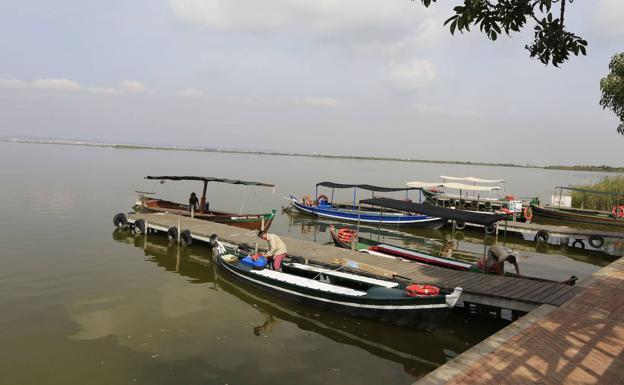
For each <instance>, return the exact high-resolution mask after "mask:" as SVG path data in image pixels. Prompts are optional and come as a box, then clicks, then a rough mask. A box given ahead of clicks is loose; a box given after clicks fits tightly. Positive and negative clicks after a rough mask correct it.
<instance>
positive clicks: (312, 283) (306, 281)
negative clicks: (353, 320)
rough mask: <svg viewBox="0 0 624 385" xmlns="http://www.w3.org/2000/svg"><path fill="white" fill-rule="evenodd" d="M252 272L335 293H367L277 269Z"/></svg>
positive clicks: (352, 294)
mask: <svg viewBox="0 0 624 385" xmlns="http://www.w3.org/2000/svg"><path fill="white" fill-rule="evenodd" d="M251 272H252V273H254V274H257V275H261V276H263V277H267V278H272V279H275V280H278V281H281V282H286V283H290V284H292V285H296V286H300V287H305V288H308V289H314V290H319V291H324V292H328V293H333V294H342V295H349V296H353V297H362V296H365V295H366V292H365V291H360V290H353V289H349V288H348V287H342V286H336V285H332V284H329V283H325V282H320V281H316V280H313V279H310V278H304V277H299V276H296V275H292V274H287V273H282V272H281V271H276V270H267V269H264V270H251Z"/></svg>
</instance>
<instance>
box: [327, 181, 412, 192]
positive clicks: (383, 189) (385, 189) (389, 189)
mask: <svg viewBox="0 0 624 385" xmlns="http://www.w3.org/2000/svg"><path fill="white" fill-rule="evenodd" d="M316 186H317V187H318V186H322V187H330V188H359V189H362V190H368V191H379V192H393V191H405V190H416V189H415V188H413V187H380V186H373V185H370V184H344V183H334V182H320V183H317V184H316Z"/></svg>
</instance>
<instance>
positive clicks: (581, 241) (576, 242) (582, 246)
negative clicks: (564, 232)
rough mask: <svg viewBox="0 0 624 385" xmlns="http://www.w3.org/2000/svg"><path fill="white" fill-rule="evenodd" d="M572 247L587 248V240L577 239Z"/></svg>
mask: <svg viewBox="0 0 624 385" xmlns="http://www.w3.org/2000/svg"><path fill="white" fill-rule="evenodd" d="M577 245H578V246H577ZM572 247H578V248H579V249H583V250H585V242H583V240H582V239H576V240H574V242H572Z"/></svg>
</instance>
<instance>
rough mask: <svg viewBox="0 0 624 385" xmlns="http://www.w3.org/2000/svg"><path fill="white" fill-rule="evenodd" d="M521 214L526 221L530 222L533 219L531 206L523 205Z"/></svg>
mask: <svg viewBox="0 0 624 385" xmlns="http://www.w3.org/2000/svg"><path fill="white" fill-rule="evenodd" d="M522 214H523V215H524V219H525V220H526V221H527V222H531V221H532V220H533V209H532V208H531V207H525V208H524V212H523V213H522Z"/></svg>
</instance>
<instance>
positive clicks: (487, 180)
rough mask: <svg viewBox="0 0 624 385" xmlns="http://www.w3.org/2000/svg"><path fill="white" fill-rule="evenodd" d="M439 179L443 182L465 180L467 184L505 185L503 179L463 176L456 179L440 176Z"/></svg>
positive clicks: (455, 177)
mask: <svg viewBox="0 0 624 385" xmlns="http://www.w3.org/2000/svg"><path fill="white" fill-rule="evenodd" d="M440 178H442V179H444V180H447V179H448V180H465V181H468V182H474V183H505V180H504V179H481V178H475V177H473V176H465V177H457V176H446V175H440Z"/></svg>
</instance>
